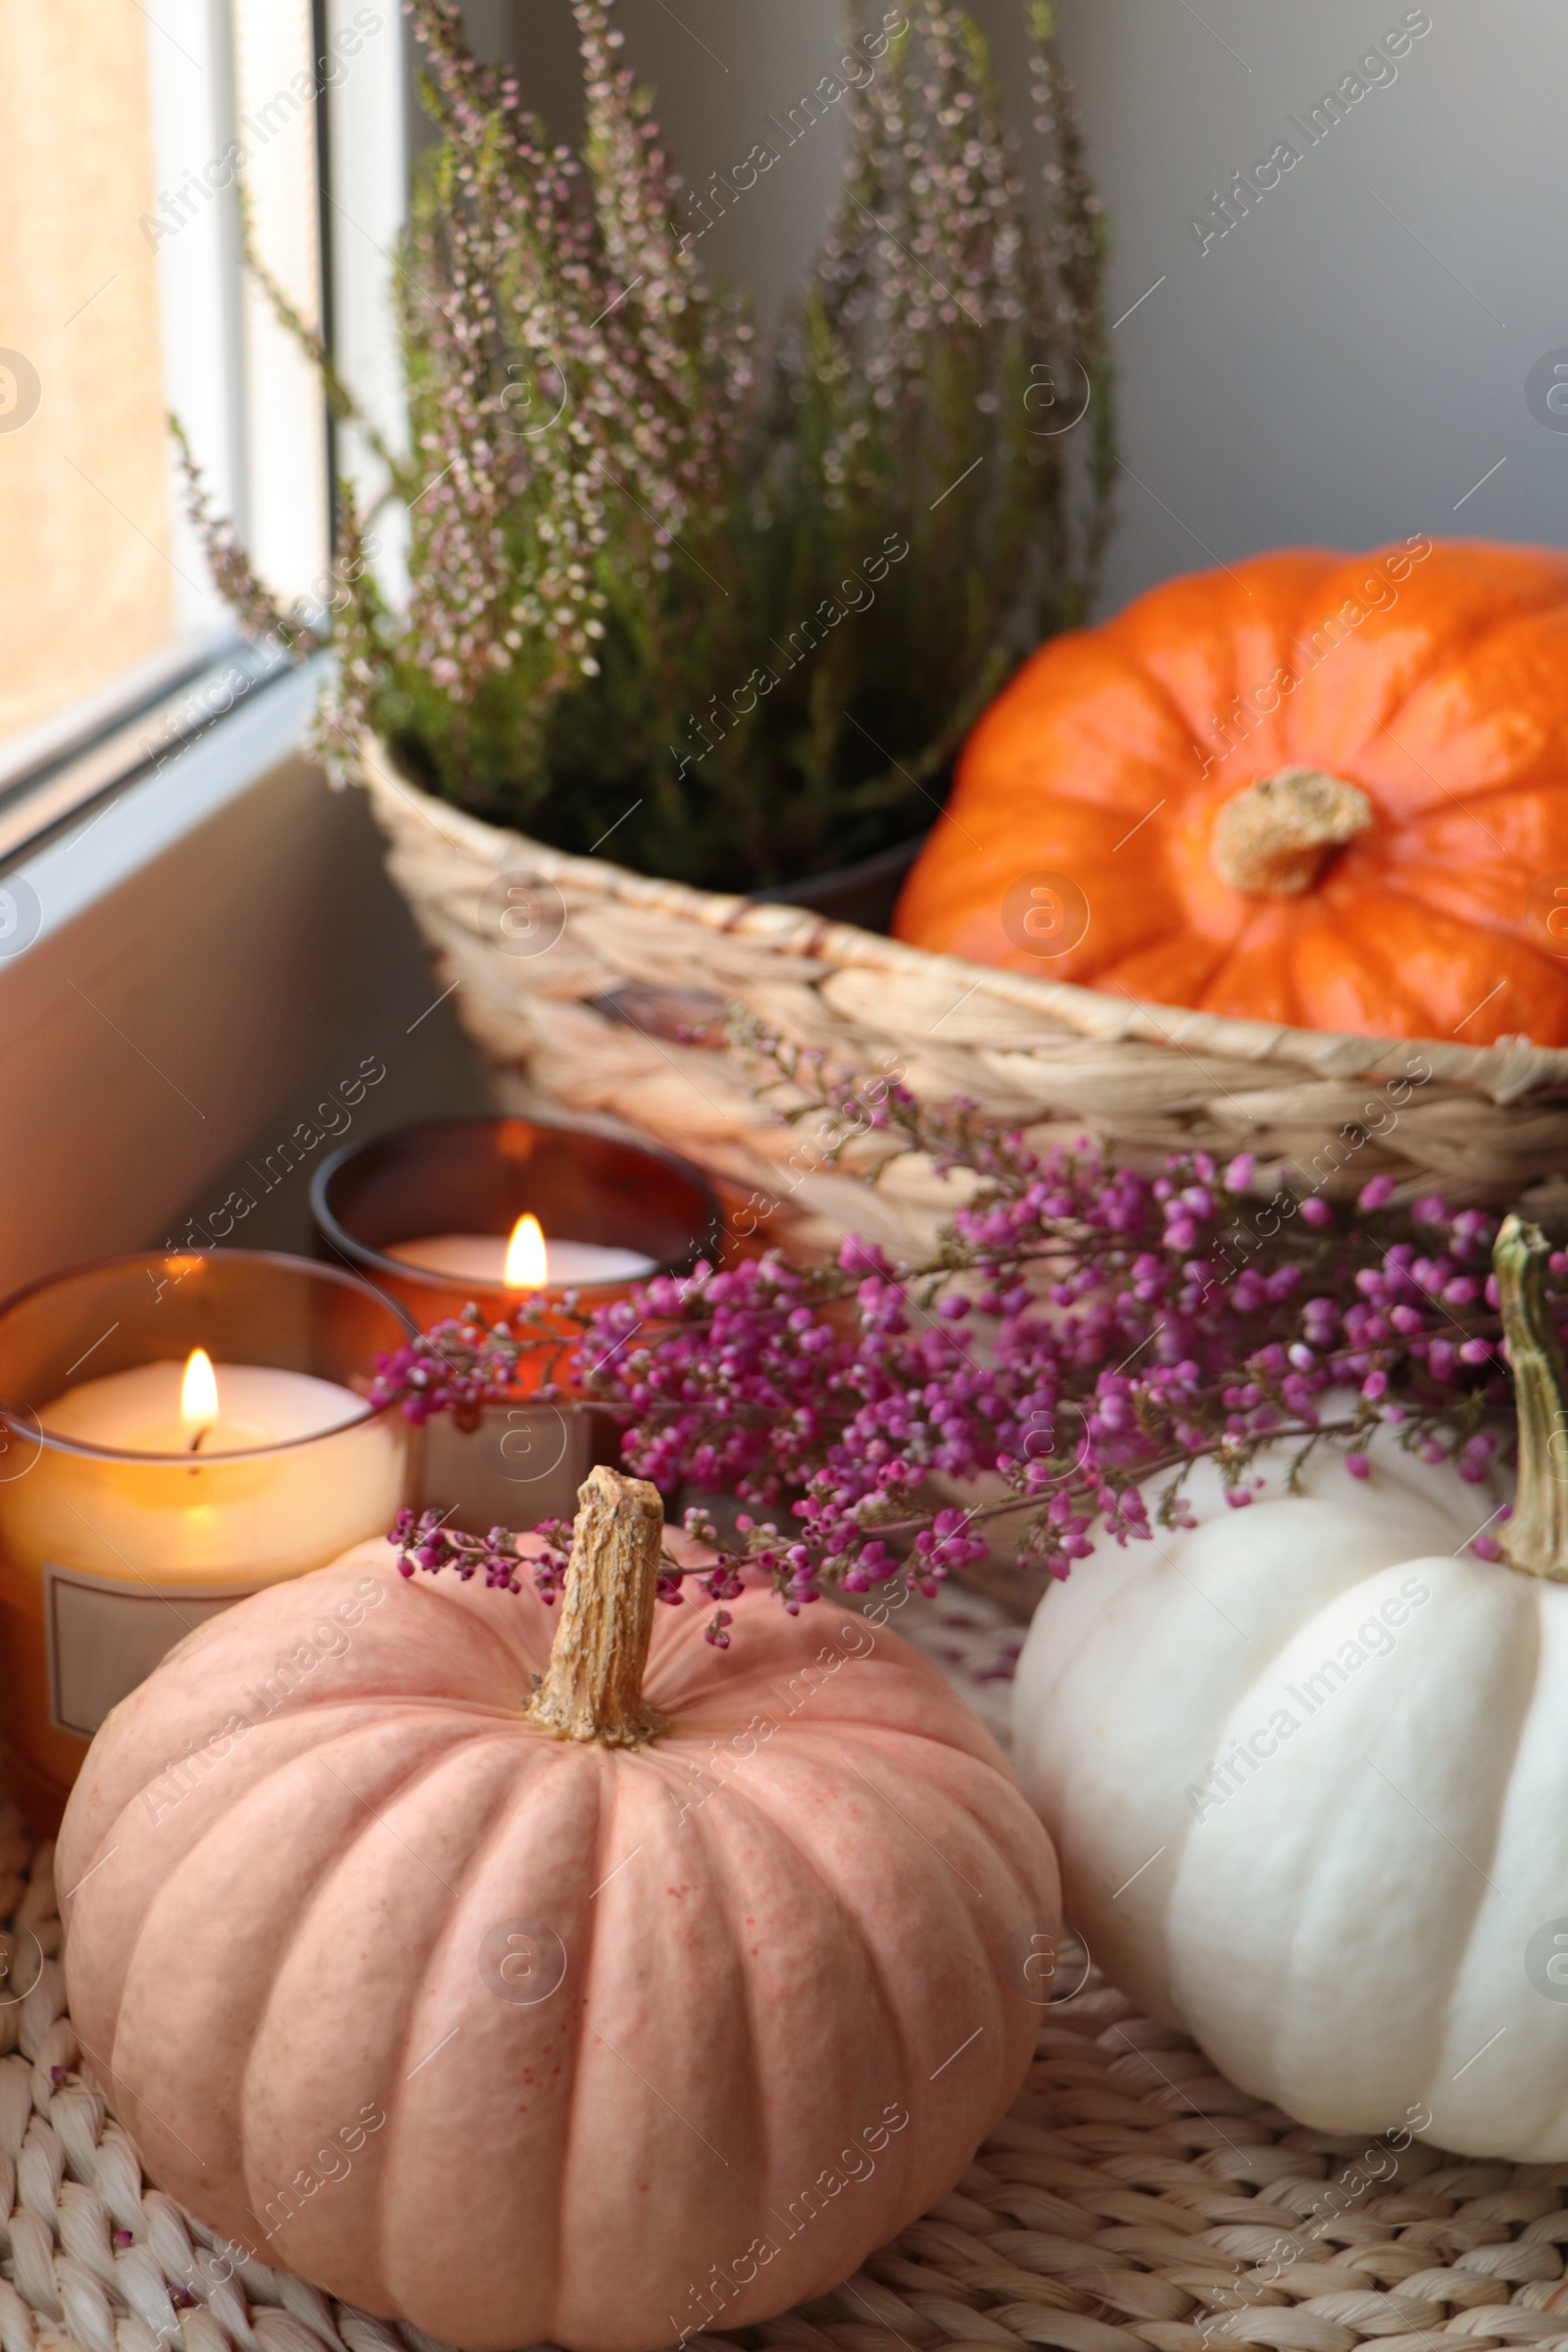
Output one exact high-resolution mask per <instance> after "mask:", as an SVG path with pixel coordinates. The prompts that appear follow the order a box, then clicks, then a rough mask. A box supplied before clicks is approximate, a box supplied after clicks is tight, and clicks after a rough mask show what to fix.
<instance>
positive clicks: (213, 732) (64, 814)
mask: <svg viewBox="0 0 1568 2352" xmlns="http://www.w3.org/2000/svg"><path fill="white" fill-rule="evenodd" d="M142 13H143V16H144V17H145V19H146V27H147V29H146V41H147V49H146V55H147V70H148V94H149V109H150V119H151V126H152V146H153V169H154V173H155V185H154V191H153V197H154V211H153V212H152V213H151V214H150V215H148V216H147V217H146V220H145V224H144V226H143V233H144V234H146V235H148V236H149V238H150V240H152V241H155V243H156V247H157V254H158V271H159V303H160V318H161V335H162V345H163V360H164V382H165V387H166V393H167V397H168V401H169V406H170V409H171V411H172V413H174V414H175V415H177V416H178V417H179V418H180V420H181V423H182V424H183V426H184V428H185V430H186V432H187V434H188V436H189V439H190V443H191V447H192V449H193V452H194V453H195V456H196V460H197V463H198V464H199V466H201V468H202V471H203V474H204V477H205V480H206V485H207V489H208V493H209V496H210V499H211V502H212V505H213V508H214V510H215V511H216V512H217V513H219V514H221V515H228V516H231V517H232V519H233V521H234V523H235V525H236V527H237V529H238V530H239V531H240V533H241V535H242V536H245V537H247V538H248V537H249V536H250V534H251V531H252V527H253V524H254V523H255V522H256V520H257V518H258V517H261V516H265V515H276V514H278V513H279V512H280V511H285V510H289V511H297V501H298V493H299V474H300V466H299V463H298V433H297V424H298V412H297V410H296V413H295V415H294V416H292V417H291V416H282V417H271V418H270V417H268V415H267V414H266V413H265V411H266V404H265V402H264V400H263V398H262V397H261V394H262V388H263V382H264V379H265V375H266V370H267V368H268V366H269V363H270V364H271V366H272V367H273V368H274V371H275V368H276V361H277V347H276V344H275V343H272V345H271V348H270V349H269V347H268V345H269V342H270V338H271V337H276V338H278V339H279V340H281V338H282V330H280V329H278V328H276V327H275V324H274V323H273V322H271V321H270V320H266V321H265V322H263V323H262V324H261V325H260V326H259V324H258V319H259V311H260V306H259V305H258V303H257V301H256V299H255V297H254V295H251V296H249V297H248V296H247V290H246V286H245V283H244V278H243V270H242V261H241V226H240V210H239V201H238V196H237V192H236V190H235V189H234V187H233V186H232V185H222V184H219V185H218V186H216V187H214V188H204V187H203V185H202V183H203V181H204V180H216V181H218V182H220V183H221V181H222V179H223V176H224V172H223V162H222V159H223V158H224V156H225V153H228V152H231V151H232V149H233V147H234V146H235V145H237V144H238V142H239V139H240V137H241V136H242V127H241V125H242V118H241V114H240V108H239V97H238V92H237V84H236V56H237V48H238V39H237V36H238V35H239V34H240V32H241V31H242V30H243V29H244V28H245V27H244V25H243V24H242V23H241V20H242V19H246V20H248V22H249V25H250V26H251V28H252V29H253V30H254V29H256V28H257V27H260V28H261V30H262V33H263V36H264V49H265V42H266V35H267V34H268V33H269V32H270V31H271V30H272V29H273V27H274V26H275V25H276V24H277V22H278V0H149V4H148V5H147V6H146V7H144V9H143V11H142ZM367 20H371V21H372V22H370V23H369V25H368V24H367ZM296 22H297V23H298V24H299V25H300V26H301V28H302V29H303V30H304V32H305V35H306V42H307V46H308V60H306V62H307V63H309V64H310V66H311V67H312V68H313V76H312V77H313V79H314V81H315V82H316V84H317V89H318V94H317V95H316V96H315V97H313V98H311V99H309V100H308V101H307V102H306V104H307V106H308V109H309V118H310V122H309V127H310V131H311V133H312V136H311V139H310V151H311V155H312V168H313V176H314V186H313V187H312V189H311V190H310V194H309V203H310V209H311V212H312V214H313V216H314V221H315V225H316V236H317V253H318V261H319V269H318V270H317V272H316V273H315V277H314V283H313V286H312V289H311V291H312V294H313V296H314V303H313V307H314V308H315V309H316V310H317V312H318V316H319V319H320V320H321V321H322V325H323V334H324V337H325V339H326V341H327V343H328V347H329V348H330V349H331V350H332V352H333V357H334V360H335V362H336V363H337V365H338V366H339V368H341V370H342V372H343V373H344V375H345V378H346V379H347V380H348V381H349V382H351V383H352V384H353V385H354V387H355V390H356V393H357V395H358V397H359V398H360V400H361V401H362V403H363V405H364V406H365V408H366V409H367V411H368V413H369V414H370V415H371V416H372V417H375V419H376V421H377V424H378V425H379V427H380V429H381V430H382V431H383V432H384V433H385V434H386V436H387V438H388V439H389V441H391V442H392V444H393V445H394V446H396V445H398V444H399V443H400V442H401V440H402V439H403V438H404V432H405V426H404V412H403V401H402V379H401V365H400V360H399V354H398V350H397V340H396V333H395V328H394V325H393V320H392V316H391V306H390V292H391V278H392V272H393V270H394V269H395V266H396V265H395V260H394V252H395V246H396V240H397V238H398V236H399V234H400V233H401V229H402V224H403V221H404V219H405V217H406V211H407V193H406V162H405V159H406V153H407V140H406V122H405V110H406V104H407V76H406V70H405V43H404V40H403V36H402V26H401V9H400V6H399V0H370V4H369V5H367V4H366V0H302V5H301V8H300V12H299V18H298V20H296ZM356 43H357V45H356ZM297 45H298V44H297V43H296V46H297ZM349 52H352V54H349ZM300 54H301V58H302V60H304V59H305V58H306V53H305V50H303V49H302V50H301V52H300ZM328 60H331V61H333V71H332V74H331V75H330V76H329V75H328V73H326V72H325V70H324V69H325V64H326V61H328ZM282 62H283V63H284V64H286V63H288V62H290V61H288V60H287V59H285V60H283V61H282ZM278 70H279V72H281V69H280V68H279V69H278ZM283 86H285V85H284V83H283V82H282V80H281V79H280V81H279V87H280V89H281V88H282V87H283ZM258 114H259V110H258V109H257V108H256V107H255V106H254V105H253V109H252V121H253V123H254V122H255V121H257V120H258ZM193 154H194V155H196V156H198V157H199V158H200V159H203V161H201V162H198V163H197V164H195V165H193V164H192V161H191V159H192V156H193ZM204 165H205V169H204ZM193 190H194V191H195V192H194V193H193V192H192V191H193ZM251 193H252V204H253V219H254V222H255V233H256V237H257V242H258V245H259V248H260V250H261V251H262V253H263V254H264V255H266V254H267V253H268V252H269V247H270V232H272V230H273V229H274V227H275V226H276V225H277V222H276V218H275V216H276V213H277V207H276V205H275V203H274V202H273V201H272V200H271V199H270V193H269V191H268V189H267V187H266V184H265V179H264V177H263V175H261V174H258V175H257V176H256V180H255V182H254V184H253V186H252V191H251ZM181 198H183V200H184V201H183V203H181V202H180V201H179V200H180V199H181ZM171 220H172V221H174V223H175V225H176V228H177V233H173V232H172V231H171V230H170V228H169V222H170V221H171ZM264 338H265V340H264ZM306 365H307V364H306V363H304V362H303V361H302V362H301V363H300V366H301V368H302V369H304V368H305V367H306ZM309 398H310V402H311V408H312V412H313V418H314V423H315V425H316V428H317V429H318V430H319V435H320V445H321V450H322V455H323V461H324V462H323V465H322V466H321V468H320V476H321V487H320V496H319V498H315V497H313V498H312V499H311V500H310V507H309V512H308V513H307V514H306V515H304V516H303V517H302V518H301V519H302V525H303V527H302V529H301V531H300V532H299V534H298V536H299V538H300V540H301V542H302V544H303V545H305V546H308V548H309V551H310V560H309V569H308V572H307V576H305V577H301V576H299V566H298V564H296V566H295V577H294V578H293V579H283V580H280V581H279V582H278V583H277V586H278V590H279V593H280V594H281V595H282V596H283V598H284V600H285V601H287V599H288V597H289V596H290V595H291V594H294V593H299V592H301V591H304V592H305V593H307V594H309V593H312V592H313V591H315V590H317V589H318V587H319V583H321V582H322V581H324V578H325V573H326V569H327V566H328V564H329V562H330V554H331V544H332V514H331V481H332V468H333V466H334V464H336V465H338V466H342V468H343V470H344V471H345V473H346V474H347V475H348V477H349V478H350V479H351V480H352V481H354V482H355V484H356V487H358V488H360V489H362V490H363V491H364V492H365V493H367V494H368V496H369V497H370V498H372V499H373V498H374V497H377V496H379V493H380V490H381V487H382V483H381V480H380V473H379V468H378V467H376V466H375V464H374V461H373V460H372V459H371V458H370V457H369V454H368V451H366V450H365V449H364V448H363V446H362V445H361V444H360V441H359V436H358V435H357V434H355V433H354V432H353V431H352V429H350V430H347V431H345V430H343V429H341V428H334V427H333V426H332V424H331V421H330V419H329V418H328V417H327V416H326V411H325V403H324V400H322V399H321V398H320V395H319V389H317V388H315V387H313V388H312V390H311V393H310V395H309ZM168 462H169V514H170V544H169V560H170V563H171V564H172V568H173V571H174V573H175V619H176V630H177V634H176V636H175V637H174V638H173V639H172V641H171V643H170V644H169V645H168V646H166V647H164V648H163V649H161V650H160V651H159V653H157V654H156V655H154V656H152V657H150V658H148V659H147V660H144V661H143V662H138V663H137V664H136V665H135V666H134V667H133V668H132V669H130V670H128V671H124V672H122V673H120V674H119V675H118V676H116V677H113V678H111V679H109V680H106V681H105V683H104V684H103V685H102V686H101V687H100V688H98V689H95V690H94V691H93V692H92V693H91V694H89V695H87V696H84V697H81V698H79V699H78V700H77V701H76V702H74V703H73V704H71V705H68V706H67V707H65V708H64V709H63V710H62V711H58V712H56V713H54V714H53V715H52V716H51V717H49V718H48V719H46V720H44V721H41V722H40V723H39V724H37V725H35V726H33V727H30V728H27V729H26V730H25V731H24V732H23V733H22V734H21V735H19V736H16V737H13V738H12V740H11V741H10V742H9V743H8V744H0V877H3V876H4V875H5V874H6V873H7V872H8V871H9V870H12V869H15V868H17V867H18V866H19V864H21V865H23V866H24V867H25V864H26V863H27V862H28V861H30V860H31V859H32V858H34V857H36V856H38V855H40V854H41V853H43V852H44V851H45V850H46V849H47V848H48V847H49V846H50V845H51V844H52V843H54V842H56V841H57V840H58V839H59V838H60V836H61V834H62V832H63V831H64V830H66V829H68V828H70V827H71V826H73V824H76V823H78V822H81V821H85V822H92V821H93V820H95V818H96V816H97V815H99V814H101V813H102V812H103V809H104V808H105V806H106V805H107V803H108V802H109V800H110V797H111V796H113V795H118V794H121V793H123V792H124V791H125V790H126V789H127V788H128V787H129V786H130V785H132V784H141V783H144V782H146V781H148V780H150V779H156V778H158V777H159V776H161V774H162V773H163V772H164V770H165V769H166V768H167V767H168V765H169V764H170V762H171V760H173V759H176V758H178V757H179V756H180V755H182V754H183V753H184V752H186V751H188V750H189V749H190V748H191V746H192V745H193V744H195V743H196V742H198V741H200V740H203V739H205V738H208V737H212V738H213V739H214V744H213V747H211V748H215V749H219V750H220V751H221V744H222V741H223V740H224V736H225V731H226V732H227V734H228V736H229V737H230V738H231V739H232V742H233V745H234V752H235V757H236V760H238V761H239V762H240V764H241V766H244V765H245V764H246V762H247V759H248V754H247V751H246V746H247V745H254V743H255V742H256V741H258V740H259V738H258V736H257V732H256V730H255V729H254V728H253V727H247V726H242V725H240V724H239V723H238V721H239V719H240V717H241V715H242V713H243V712H244V711H245V710H247V709H250V710H254V708H255V705H256V703H257V702H258V701H259V700H261V699H262V698H264V697H265V696H266V695H267V694H268V693H269V692H270V690H271V689H273V688H275V687H276V685H277V684H278V682H279V681H280V680H281V679H282V678H284V677H286V676H288V675H290V674H292V665H291V664H290V663H289V662H288V661H287V660H286V658H284V657H281V656H278V655H276V654H267V653H265V652H263V651H262V650H261V649H260V648H258V647H255V646H253V645H249V644H247V643H246V642H245V640H244V639H243V638H242V636H241V635H240V632H239V631H238V629H237V628H236V626H235V623H234V620H233V617H232V615H231V614H230V613H229V612H228V610H227V608H226V607H225V606H224V604H223V603H222V600H221V598H220V597H219V595H218V594H217V591H216V590H215V589H214V588H213V586H212V583H211V581H210V579H209V576H208V568H207V563H206V558H205V555H204V553H203V551H202V548H201V544H200V541H199V539H198V537H197V535H196V532H195V530H194V529H193V527H192V525H191V523H190V520H189V517H188V515H187V514H186V512H185V497H184V484H183V480H182V477H181V474H180V470H179V466H178V463H177V456H176V453H175V451H174V448H173V445H172V442H171V445H170V450H169V461H168ZM381 535H382V538H383V542H384V543H385V544H387V545H388V549H389V558H388V560H387V562H386V570H387V574H388V576H387V582H386V584H387V586H388V587H389V589H390V590H392V591H393V592H394V593H397V592H398V591H399V590H400V589H401V585H402V564H401V548H400V545H399V544H398V541H397V534H396V532H395V530H390V529H385V528H383V530H382V534H381ZM318 666H319V665H318ZM264 732H265V733H267V734H270V730H265V731H264ZM204 764H205V761H204ZM143 800H144V796H143V795H142V794H140V793H138V796H137V805H138V807H140V806H141V805H142V803H143ZM115 830H116V831H117V832H119V833H121V834H122V836H123V839H122V854H123V863H124V870H125V871H129V870H131V869H132V868H133V867H134V864H135V862H136V858H137V849H136V842H135V838H134V829H133V828H116V829H115ZM161 832H162V828H160V827H157V826H154V827H153V828H152V830H151V834H150V836H149V845H148V846H149V850H150V851H151V844H152V837H153V836H161ZM103 879H104V881H105V884H106V886H109V885H110V884H112V881H113V879H114V877H113V876H110V875H108V874H107V873H106V874H105V875H104V877H103ZM3 887H4V884H3V880H0V889H3Z"/></svg>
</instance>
